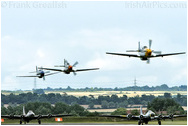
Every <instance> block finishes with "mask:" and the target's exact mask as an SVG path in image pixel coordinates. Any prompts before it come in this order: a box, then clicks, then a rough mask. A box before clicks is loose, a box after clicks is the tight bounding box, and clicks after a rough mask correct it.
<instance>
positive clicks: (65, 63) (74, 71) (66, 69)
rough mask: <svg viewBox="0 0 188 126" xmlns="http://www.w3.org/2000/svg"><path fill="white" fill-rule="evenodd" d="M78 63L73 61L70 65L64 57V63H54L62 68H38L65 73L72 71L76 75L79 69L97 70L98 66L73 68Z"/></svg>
mask: <svg viewBox="0 0 188 126" xmlns="http://www.w3.org/2000/svg"><path fill="white" fill-rule="evenodd" d="M77 64H78V62H75V63H74V64H73V65H70V64H69V63H68V61H67V60H65V59H64V65H55V66H54V67H64V69H53V68H44V67H43V68H39V69H44V70H52V71H59V72H64V73H65V74H70V73H71V72H73V74H74V75H76V72H80V71H89V70H98V69H99V68H91V69H77V70H74V69H73V67H75V66H76V65H77Z"/></svg>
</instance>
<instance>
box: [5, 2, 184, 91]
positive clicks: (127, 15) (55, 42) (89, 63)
mask: <svg viewBox="0 0 188 126" xmlns="http://www.w3.org/2000/svg"><path fill="white" fill-rule="evenodd" d="M182 5H186V2H158V3H154V2H145V3H144V2H139V3H138V2H123V1H121V2H61V1H59V2H56V3H54V2H2V8H1V16H2V17H1V90H17V89H22V90H26V89H32V88H34V78H18V77H16V76H18V75H20V76H21V75H33V74H31V73H29V72H31V71H35V67H36V66H43V67H53V66H54V65H58V64H63V60H64V58H65V59H67V60H68V61H69V62H70V64H74V62H76V61H78V62H79V64H78V65H77V66H76V68H74V69H79V68H93V67H99V68H100V70H98V71H86V72H79V73H77V75H76V76H74V75H73V74H70V75H66V74H64V73H59V74H56V75H52V76H48V77H46V80H45V81H43V80H42V79H39V78H37V79H36V81H37V88H47V87H51V88H59V87H63V88H65V87H67V86H71V87H72V88H82V87H111V88H114V87H127V86H133V83H134V81H133V80H134V78H135V77H136V79H137V85H138V86H144V85H148V86H157V85H161V84H167V85H168V86H170V87H171V86H180V85H186V84H187V54H186V55H177V56H169V57H163V58H153V59H151V60H150V64H146V62H144V61H141V60H140V59H138V58H129V57H122V56H113V55H106V54H105V53H106V52H119V53H126V50H129V49H137V48H138V41H140V42H141V46H144V45H146V46H148V41H149V39H152V40H153V43H152V49H153V50H157V51H158V50H159V51H162V53H172V52H184V51H185V52H186V51H187V32H186V29H187V12H186V8H185V7H184V6H182Z"/></svg>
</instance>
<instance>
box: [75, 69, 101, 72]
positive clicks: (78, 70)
mask: <svg viewBox="0 0 188 126" xmlns="http://www.w3.org/2000/svg"><path fill="white" fill-rule="evenodd" d="M98 69H99V68H91V69H77V70H74V72H80V71H89V70H98Z"/></svg>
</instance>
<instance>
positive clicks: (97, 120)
mask: <svg viewBox="0 0 188 126" xmlns="http://www.w3.org/2000/svg"><path fill="white" fill-rule="evenodd" d="M41 122H42V124H52V125H53V124H62V123H63V124H66V123H67V124H68V123H71V124H88V123H89V124H104V125H110V124H112V125H113V124H116V125H118V124H125V125H126V124H127V125H128V124H133V125H137V124H138V121H132V120H131V121H128V120H127V121H125V120H121V119H117V118H106V117H66V118H63V121H62V122H56V121H55V119H54V118H51V119H41ZM30 123H31V124H38V122H37V120H32V121H31V122H30ZM1 124H2V125H3V124H19V120H11V119H5V122H2V123H1ZM149 125H158V122H157V121H156V120H155V121H150V122H149ZM162 125H187V118H181V119H174V121H171V120H165V121H163V120H162Z"/></svg>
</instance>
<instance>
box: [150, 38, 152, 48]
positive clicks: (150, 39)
mask: <svg viewBox="0 0 188 126" xmlns="http://www.w3.org/2000/svg"><path fill="white" fill-rule="evenodd" d="M151 44H152V40H151V39H150V40H149V49H151Z"/></svg>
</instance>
